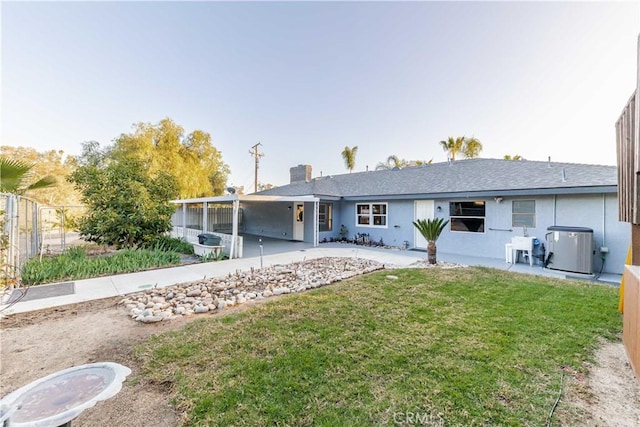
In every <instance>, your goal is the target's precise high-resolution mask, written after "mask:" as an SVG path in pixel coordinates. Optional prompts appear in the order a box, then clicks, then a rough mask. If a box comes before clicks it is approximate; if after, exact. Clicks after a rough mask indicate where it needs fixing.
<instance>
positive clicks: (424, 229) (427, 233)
mask: <svg viewBox="0 0 640 427" xmlns="http://www.w3.org/2000/svg"><path fill="white" fill-rule="evenodd" d="M448 223H449V220H448V219H447V220H445V219H444V218H434V219H417V220H415V221H413V226H414V227H415V228H417V229H418V231H419V232H420V234H422V237H424V238H425V239H426V240H427V242H428V243H427V259H428V260H429V264H435V263H436V251H437V248H436V240H438V237H440V234H441V233H442V230H444V228H445V227H446V226H447V224H448Z"/></svg>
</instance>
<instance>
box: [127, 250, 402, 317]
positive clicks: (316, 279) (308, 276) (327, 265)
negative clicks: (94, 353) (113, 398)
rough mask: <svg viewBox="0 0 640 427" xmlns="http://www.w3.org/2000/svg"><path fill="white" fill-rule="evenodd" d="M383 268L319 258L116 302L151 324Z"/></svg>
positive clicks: (355, 260)
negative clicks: (119, 302)
mask: <svg viewBox="0 0 640 427" xmlns="http://www.w3.org/2000/svg"><path fill="white" fill-rule="evenodd" d="M382 268H384V265H383V264H381V263H379V262H377V261H372V260H366V259H360V258H330V257H326V258H318V259H313V260H308V261H302V262H297V263H292V264H290V265H287V266H272V267H266V268H263V269H256V268H252V269H251V270H250V271H244V272H243V271H240V270H238V271H236V273H235V274H229V275H227V276H226V277H219V278H211V279H205V280H198V281H194V282H188V283H181V284H177V285H174V286H171V287H168V288H161V289H157V288H154V289H147V290H145V291H142V292H139V293H137V294H133V295H130V296H128V297H127V298H125V299H123V300H122V301H121V304H122V305H124V306H125V307H126V309H127V312H128V313H129V315H130V316H131V317H132V318H134V319H135V320H137V321H139V322H143V323H155V322H159V321H162V320H170V319H173V318H175V317H176V316H177V317H181V316H189V315H191V314H201V313H209V312H212V311H214V310H223V309H224V308H227V307H233V306H235V305H239V304H245V303H247V302H249V301H253V300H256V301H259V300H263V299H265V298H269V297H271V296H274V295H286V294H289V293H298V292H304V291H306V290H308V289H314V288H317V287H321V286H325V285H328V284H331V283H334V282H337V281H340V280H343V279H347V278H350V277H354V276H356V275H358V274H364V273H369V272H372V271H375V270H380V269H382ZM394 277H395V276H394Z"/></svg>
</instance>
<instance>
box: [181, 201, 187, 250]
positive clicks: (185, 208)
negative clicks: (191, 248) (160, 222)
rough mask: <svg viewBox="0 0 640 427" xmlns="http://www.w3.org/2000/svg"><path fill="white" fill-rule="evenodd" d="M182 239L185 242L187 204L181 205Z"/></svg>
mask: <svg viewBox="0 0 640 427" xmlns="http://www.w3.org/2000/svg"><path fill="white" fill-rule="evenodd" d="M182 238H183V239H184V241H185V242H186V241H187V204H186V203H184V202H183V203H182Z"/></svg>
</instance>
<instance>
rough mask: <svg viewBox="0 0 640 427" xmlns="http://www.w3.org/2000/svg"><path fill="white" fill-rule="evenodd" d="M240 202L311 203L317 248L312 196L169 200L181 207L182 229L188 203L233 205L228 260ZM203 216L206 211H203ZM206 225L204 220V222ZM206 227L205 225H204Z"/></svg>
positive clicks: (315, 206) (235, 235)
mask: <svg viewBox="0 0 640 427" xmlns="http://www.w3.org/2000/svg"><path fill="white" fill-rule="evenodd" d="M242 202H261V203H273V202H291V203H295V202H302V203H305V202H308V203H313V212H314V214H313V246H314V247H316V246H318V223H317V221H318V209H319V207H318V204H319V202H320V199H319V198H317V197H314V196H267V195H263V196H261V195H258V194H242V195H240V194H229V195H227V196H216V197H200V198H196V199H181V200H171V203H175V204H181V205H182V212H183V215H182V220H183V224H182V226H183V228H184V229H186V226H187V225H186V211H187V205H188V204H189V203H203V204H204V205H205V206H206V205H207V204H209V203H231V204H232V205H233V226H232V232H231V250H230V251H229V259H232V258H233V248H234V247H235V244H236V241H237V240H238V211H239V209H240V203H242ZM204 212H205V215H206V212H207V210H206V209H204ZM204 224H206V218H205V221H204ZM205 227H206V225H205Z"/></svg>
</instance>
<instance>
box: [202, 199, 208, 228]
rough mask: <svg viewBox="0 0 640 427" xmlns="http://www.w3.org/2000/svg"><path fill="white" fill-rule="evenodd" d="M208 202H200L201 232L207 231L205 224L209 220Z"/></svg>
mask: <svg viewBox="0 0 640 427" xmlns="http://www.w3.org/2000/svg"><path fill="white" fill-rule="evenodd" d="M208 216H209V203H207V202H202V232H203V233H206V232H207V231H208V227H207V224H208V222H209V217H208Z"/></svg>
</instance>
